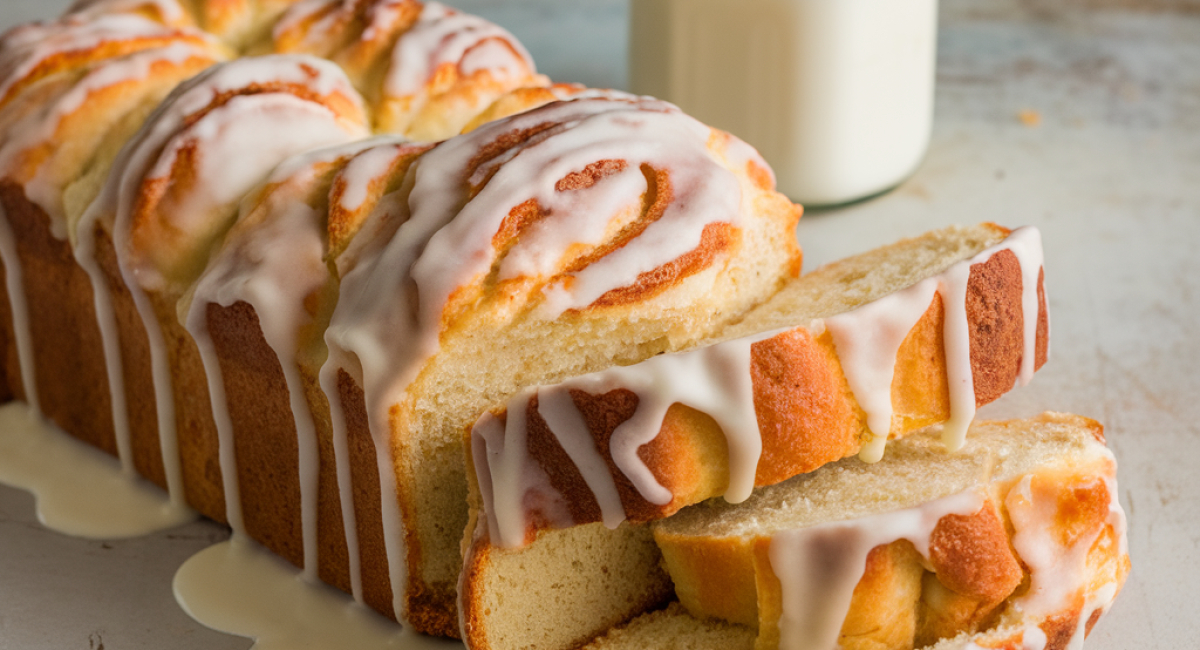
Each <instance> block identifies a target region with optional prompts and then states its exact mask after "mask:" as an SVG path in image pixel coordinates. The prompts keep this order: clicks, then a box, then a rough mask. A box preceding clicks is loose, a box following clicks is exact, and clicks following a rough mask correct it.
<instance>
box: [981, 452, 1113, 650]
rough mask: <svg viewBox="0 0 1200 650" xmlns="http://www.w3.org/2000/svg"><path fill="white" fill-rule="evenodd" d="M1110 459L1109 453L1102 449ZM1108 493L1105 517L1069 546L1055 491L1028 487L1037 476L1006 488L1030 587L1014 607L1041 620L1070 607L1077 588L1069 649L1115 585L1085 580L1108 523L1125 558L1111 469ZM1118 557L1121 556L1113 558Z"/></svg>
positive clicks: (1108, 601)
mask: <svg viewBox="0 0 1200 650" xmlns="http://www.w3.org/2000/svg"><path fill="white" fill-rule="evenodd" d="M1103 452H1104V455H1106V456H1107V457H1108V459H1109V460H1110V465H1109V467H1110V468H1111V467H1113V465H1112V464H1111V458H1112V455H1111V452H1109V451H1108V450H1107V449H1103ZM1104 479H1105V480H1104V482H1105V488H1106V493H1107V495H1108V498H1109V516H1108V517H1107V519H1106V521H1105V525H1104V526H1097V527H1096V529H1095V530H1094V531H1089V533H1088V534H1084V535H1079V536H1078V537H1077V538H1076V539H1075V540H1074V542H1073V543H1071V544H1070V545H1069V546H1064V545H1063V544H1062V543H1060V540H1059V537H1060V534H1061V533H1062V530H1061V529H1062V526H1061V524H1060V523H1059V522H1058V521H1057V518H1058V503H1057V500H1056V498H1055V495H1054V494H1049V495H1047V494H1045V493H1042V492H1040V491H1038V490H1037V489H1035V487H1034V486H1033V481H1035V480H1038V477H1036V476H1034V475H1029V476H1025V477H1023V478H1022V479H1021V480H1020V481H1019V482H1018V483H1017V484H1016V485H1015V486H1014V487H1013V488H1012V489H1011V490H1010V491H1009V493H1008V496H1007V498H1006V499H1005V508H1006V510H1007V511H1008V516H1009V519H1010V521H1011V522H1012V525H1013V536H1012V546H1013V549H1014V550H1015V551H1016V552H1017V554H1018V555H1019V556H1020V557H1021V561H1022V562H1023V563H1024V564H1025V566H1027V567H1029V576H1030V582H1029V590H1028V591H1027V592H1026V593H1025V594H1024V595H1023V596H1021V597H1020V598H1018V599H1016V601H1015V602H1014V606H1015V608H1016V609H1017V611H1019V612H1021V613H1022V615H1023V616H1024V618H1025V620H1029V621H1040V620H1044V619H1045V618H1046V617H1048V616H1052V615H1054V614H1057V613H1058V612H1061V611H1066V610H1069V609H1070V608H1071V607H1072V605H1073V602H1074V599H1075V598H1077V597H1078V596H1079V595H1080V593H1081V592H1082V595H1083V598H1084V606H1083V609H1082V610H1081V611H1080V613H1079V621H1078V622H1077V627H1076V630H1075V633H1074V635H1073V636H1072V638H1071V640H1070V642H1069V645H1068V646H1067V647H1068V648H1070V649H1072V650H1077V649H1078V648H1081V647H1082V645H1083V638H1084V635H1085V632H1086V626H1087V621H1088V619H1089V618H1090V617H1091V615H1092V614H1093V613H1094V612H1095V611H1097V610H1106V609H1107V608H1108V607H1109V606H1110V605H1111V604H1112V600H1113V598H1115V597H1116V591H1117V589H1116V584H1113V583H1109V584H1106V585H1101V586H1100V587H1097V588H1095V589H1092V588H1091V586H1090V585H1089V575H1090V572H1089V569H1088V553H1089V551H1090V550H1091V548H1092V545H1093V544H1094V543H1095V542H1096V540H1097V539H1098V538H1099V536H1100V535H1102V534H1104V532H1105V529H1106V528H1107V527H1109V526H1111V527H1112V529H1113V533H1114V534H1115V535H1116V537H1117V539H1118V540H1119V541H1118V553H1119V555H1118V558H1124V557H1125V553H1126V548H1125V544H1126V541H1125V514H1124V511H1123V510H1122V509H1121V505H1120V503H1119V501H1118V500H1117V493H1116V490H1115V487H1116V486H1115V484H1114V480H1113V477H1112V472H1111V471H1110V473H1109V474H1108V475H1106V476H1105V477H1104ZM1117 561H1121V560H1120V559H1118V560H1117Z"/></svg>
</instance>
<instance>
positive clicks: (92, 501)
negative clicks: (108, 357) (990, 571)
mask: <svg viewBox="0 0 1200 650" xmlns="http://www.w3.org/2000/svg"><path fill="white" fill-rule="evenodd" d="M0 483H4V484H6V485H11V486H12V487H16V488H20V489H23V490H28V491H29V492H32V493H33V495H34V497H35V498H36V500H37V515H38V520H39V521H41V522H42V524H43V525H45V526H46V527H47V528H50V529H52V530H55V531H58V532H60V533H64V534H67V535H75V536H77V537H86V538H90V539H118V538H127V537H139V536H141V535H147V534H149V533H152V532H155V531H158V530H165V529H167V528H173V527H175V526H178V525H179V524H183V523H186V522H188V521H191V520H192V519H194V518H195V517H196V514H195V513H194V512H192V511H191V510H188V509H187V508H180V507H176V506H174V505H173V504H171V503H170V501H169V500H168V499H167V498H166V495H165V494H163V493H162V492H161V491H160V490H159V489H158V488H156V487H154V486H153V485H151V484H149V483H147V482H144V481H142V480H140V479H137V478H135V477H133V476H130V475H129V474H128V473H126V472H124V471H122V469H121V466H120V464H119V463H118V462H117V461H116V459H114V458H112V457H111V456H108V455H107V454H104V453H103V452H101V451H99V450H97V449H94V448H92V447H90V446H88V445H87V444H85V443H83V442H80V441H78V440H76V439H74V438H72V437H70V436H68V435H67V434H65V433H63V432H62V431H61V430H59V429H57V428H56V427H54V426H53V425H51V424H49V423H48V422H46V421H45V420H43V419H42V418H41V417H40V416H38V415H37V414H36V413H35V412H33V411H32V409H30V408H29V407H28V406H26V405H25V404H22V403H19V402H12V403H9V404H6V405H4V406H0Z"/></svg>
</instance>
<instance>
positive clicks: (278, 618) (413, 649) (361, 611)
mask: <svg viewBox="0 0 1200 650" xmlns="http://www.w3.org/2000/svg"><path fill="white" fill-rule="evenodd" d="M174 590H175V598H176V600H178V601H179V604H180V606H181V607H183V609H184V611H186V612H187V613H188V614H189V615H190V616H191V617H192V618H194V619H196V620H197V621H199V622H200V623H201V624H203V625H205V626H208V627H210V628H212V629H215V630H218V631H222V632H227V633H229V634H236V635H239V636H244V637H250V638H254V639H255V640H256V642H255V644H254V646H253V647H254V648H255V649H256V650H292V649H294V648H317V649H329V650H332V649H334V648H355V649H357V650H453V649H455V648H462V647H463V646H462V644H461V643H459V642H457V641H447V640H443V639H432V638H428V637H423V636H420V635H417V634H415V633H413V632H411V631H409V630H403V631H402V630H399V629H397V628H396V625H395V624H394V623H392V622H391V621H388V620H387V619H385V618H383V617H381V616H379V615H378V614H376V613H375V612H372V611H371V610H369V609H367V608H366V607H363V606H362V605H360V604H357V603H354V602H353V601H350V600H349V599H348V598H347V597H346V596H345V594H342V593H340V592H338V591H336V590H333V589H331V588H329V587H326V586H324V585H319V584H311V583H308V582H307V581H305V580H304V579H303V577H302V574H301V573H300V571H299V570H297V569H295V568H294V567H292V566H290V565H288V564H287V563H286V562H284V561H283V560H281V559H279V558H278V557H276V556H274V555H272V554H271V553H269V552H267V551H266V550H264V549H262V547H260V546H258V545H257V544H256V543H255V542H253V541H251V540H250V539H249V538H246V537H242V536H239V535H235V536H234V537H233V538H232V539H230V540H229V541H227V542H222V543H220V544H217V545H215V546H212V547H209V548H207V549H205V550H203V551H201V552H200V553H198V554H196V555H194V556H193V557H192V558H191V559H189V560H188V561H187V562H185V563H184V564H183V566H181V567H180V568H179V571H178V572H177V573H176V574H175V581H174Z"/></svg>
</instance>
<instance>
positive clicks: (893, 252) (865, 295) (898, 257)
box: [720, 223, 1009, 340]
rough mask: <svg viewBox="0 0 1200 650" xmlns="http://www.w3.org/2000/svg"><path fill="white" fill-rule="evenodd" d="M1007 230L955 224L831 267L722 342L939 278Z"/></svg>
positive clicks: (758, 311)
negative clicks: (938, 275) (925, 280)
mask: <svg viewBox="0 0 1200 650" xmlns="http://www.w3.org/2000/svg"><path fill="white" fill-rule="evenodd" d="M1008 232H1009V231H1008V230H1007V229H1005V228H1002V227H1000V226H996V225H994V224H990V223H982V224H978V225H975V226H951V227H948V228H943V229H941V230H936V231H933V232H930V233H926V234H925V235H921V236H919V237H913V238H910V239H904V240H901V241H898V242H896V243H894V244H891V245H888V246H883V247H880V248H877V249H874V250H872V251H870V252H867V253H863V254H861V255H855V256H853V257H849V258H846V259H844V260H841V261H838V262H833V263H831V264H827V265H825V266H822V267H821V268H819V269H816V270H814V271H813V272H811V273H808V274H806V275H805V276H804V277H803V278H802V279H799V280H797V281H794V282H790V283H788V284H787V285H786V286H785V287H784V288H783V289H782V290H781V291H780V292H779V293H778V294H776V295H775V296H774V297H773V298H771V300H769V301H767V302H766V303H763V304H762V305H760V306H758V307H757V308H755V309H753V310H752V311H750V312H749V313H747V314H746V317H745V318H744V319H742V320H741V321H739V322H738V323H737V324H736V325H733V326H732V327H730V328H728V329H727V330H725V331H724V332H722V334H721V336H720V338H721V339H722V340H728V339H734V338H738V337H741V336H749V335H752V334H757V333H759V332H767V331H771V330H776V329H780V328H784V327H795V326H796V325H797V324H803V323H805V322H806V321H808V320H810V319H814V318H826V317H829V316H833V315H835V314H840V313H843V312H847V311H851V310H853V309H855V308H856V307H860V306H862V305H865V304H867V303H869V302H871V301H874V300H878V299H879V298H882V297H883V296H886V295H888V294H890V293H895V292H897V291H900V290H901V289H904V288H906V287H909V286H912V285H913V284H916V283H917V282H919V281H921V280H923V279H925V278H928V277H933V276H936V275H937V274H939V273H941V272H943V271H945V270H946V269H947V268H949V267H950V266H951V265H952V264H954V263H956V262H959V261H961V260H964V259H969V258H970V257H972V256H973V255H975V254H976V253H979V252H980V251H983V250H984V249H986V248H988V247H990V246H994V245H995V244H998V243H999V242H1000V241H1002V240H1003V239H1004V238H1005V237H1006V236H1007V235H1008Z"/></svg>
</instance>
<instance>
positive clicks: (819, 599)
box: [770, 490, 984, 650]
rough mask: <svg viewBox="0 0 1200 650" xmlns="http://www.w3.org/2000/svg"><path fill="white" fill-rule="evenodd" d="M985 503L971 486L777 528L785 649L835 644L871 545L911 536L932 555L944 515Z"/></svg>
mask: <svg viewBox="0 0 1200 650" xmlns="http://www.w3.org/2000/svg"><path fill="white" fill-rule="evenodd" d="M983 504H984V501H983V497H982V496H980V494H979V493H977V492H976V491H974V490H968V491H966V492H961V493H959V494H956V495H952V496H948V497H944V498H942V499H938V500H936V501H931V502H929V503H926V504H924V505H921V506H918V507H915V508H908V509H905V510H898V511H895V512H888V513H882V514H878V515H872V516H869V517H863V518H860V519H854V520H851V521H846V522H831V523H826V524H821V525H818V526H812V527H809V528H799V529H795V530H787V531H782V532H778V533H775V535H774V536H773V537H772V538H771V546H770V560H771V570H772V571H773V572H774V573H775V575H776V576H777V577H778V578H779V583H780V590H781V598H782V613H781V614H780V618H779V647H780V648H781V650H805V649H808V648H834V647H837V639H838V634H839V632H840V631H841V629H842V623H843V622H844V621H845V619H846V612H848V611H849V609H850V600H851V597H852V596H853V594H854V587H855V585H857V584H858V582H859V580H861V579H862V576H863V572H864V570H865V566H866V561H867V554H868V553H870V552H871V549H873V548H875V547H876V546H879V545H881V544H889V543H891V542H894V541H896V540H900V539H907V540H909V541H910V542H912V543H913V546H914V547H916V549H917V552H918V553H920V554H921V556H922V557H926V558H928V557H929V537H930V535H931V534H932V533H933V529H934V527H936V526H937V523H938V521H939V520H941V518H942V517H944V516H946V515H951V514H954V515H970V514H973V513H976V512H979V509H980V508H981V507H983Z"/></svg>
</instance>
